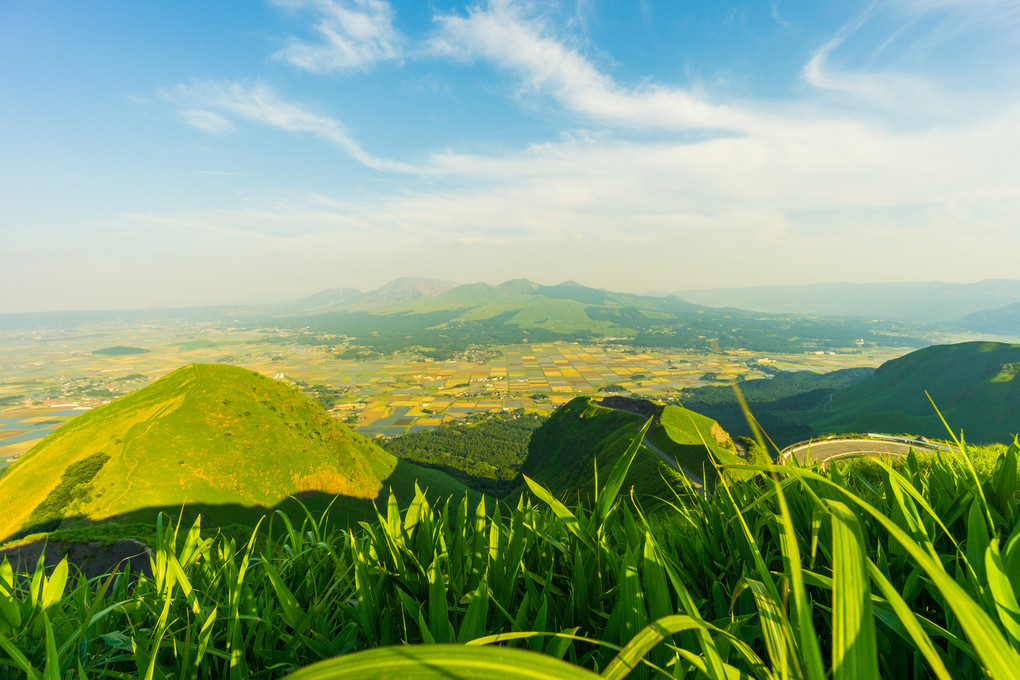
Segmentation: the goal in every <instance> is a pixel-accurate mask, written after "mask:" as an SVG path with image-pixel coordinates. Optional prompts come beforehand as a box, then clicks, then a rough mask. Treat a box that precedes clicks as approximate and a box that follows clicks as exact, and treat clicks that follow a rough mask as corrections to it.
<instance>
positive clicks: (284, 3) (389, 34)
mask: <svg viewBox="0 0 1020 680" xmlns="http://www.w3.org/2000/svg"><path fill="white" fill-rule="evenodd" d="M273 2H274V4H276V5H279V6H281V7H286V8H290V9H294V10H302V9H310V10H311V11H313V12H314V13H315V14H316V15H317V17H318V21H317V22H316V24H315V32H316V33H317V34H318V36H319V38H320V41H319V42H317V43H311V42H308V41H305V40H301V39H298V38H292V39H291V40H290V41H289V44H288V45H287V47H285V48H283V49H282V50H280V51H279V52H277V53H276V54H275V55H274V56H275V57H276V58H278V59H283V60H284V61H287V62H289V63H291V64H293V65H294V66H297V67H298V68H301V69H305V70H307V71H312V72H314V73H333V72H346V71H357V70H365V69H367V68H369V67H371V66H373V65H375V64H376V63H379V62H383V61H393V60H399V59H400V58H401V57H402V55H403V50H404V47H403V45H404V42H405V40H404V37H403V36H402V35H401V34H400V32H399V31H398V30H397V29H396V27H394V25H393V19H394V12H393V8H392V7H390V5H389V3H387V2H384V1H383V0H273Z"/></svg>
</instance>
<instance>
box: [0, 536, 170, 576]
mask: <svg viewBox="0 0 1020 680" xmlns="http://www.w3.org/2000/svg"><path fill="white" fill-rule="evenodd" d="M149 554H150V550H149V547H148V546H147V545H145V544H144V543H142V542H141V541H136V540H134V539H130V538H128V539H122V540H119V541H117V542H116V543H114V544H113V545H109V546H104V545H103V544H101V543H98V542H92V543H65V542H63V541H49V542H47V541H32V542H30V543H23V544H21V545H16V546H13V547H10V548H3V549H0V562H2V561H3V560H4V558H7V559H9V560H10V561H11V566H12V567H14V571H15V572H18V571H23V572H29V573H31V572H33V571H34V570H35V567H36V564H38V562H39V557H40V555H45V557H44V558H43V564H44V565H46V568H47V569H52V568H53V567H55V566H57V565H58V564H60V561H61V560H62V559H64V558H65V557H66V558H67V561H68V563H69V564H70V565H73V566H72V569H71V572H72V573H73V572H74V568H77V569H78V570H79V571H80V572H81V573H83V574H85V576H86V577H87V578H95V577H96V576H105V575H106V574H109V573H110V572H112V571H114V570H115V569H120V568H123V567H124V566H126V565H127V564H128V563H130V565H131V571H132V572H134V573H144V574H146V575H150V576H151V573H152V572H151V570H150V569H149Z"/></svg>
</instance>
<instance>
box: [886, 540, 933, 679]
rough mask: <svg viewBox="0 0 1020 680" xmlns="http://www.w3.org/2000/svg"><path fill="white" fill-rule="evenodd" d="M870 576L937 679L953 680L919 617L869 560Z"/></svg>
mask: <svg viewBox="0 0 1020 680" xmlns="http://www.w3.org/2000/svg"><path fill="white" fill-rule="evenodd" d="M868 574H869V575H870V576H871V580H872V581H873V582H874V583H875V585H876V586H878V589H879V591H880V592H881V593H882V596H883V597H884V598H885V599H886V602H888V604H889V607H890V608H891V609H892V610H893V613H894V614H895V615H896V618H897V619H899V621H900V623H901V624H902V625H903V628H904V630H905V631H906V632H907V634H908V635H909V636H910V639H911V640H912V641H913V642H914V645H916V647H917V649H918V650H919V651H920V652H921V654H922V656H924V659H925V661H927V662H928V667H929V668H931V670H932V672H933V673H934V674H935V677H937V678H939V680H952V676H951V675H950V673H949V669H948V668H946V665H945V663H944V662H943V661H942V657H941V656H940V655H939V652H938V650H937V649H936V648H935V645H934V644H933V643H932V641H931V638H930V637H928V634H927V633H925V632H924V628H923V627H922V626H921V623H920V622H919V621H918V620H917V616H916V615H915V614H914V612H913V611H911V609H910V607H909V606H908V605H907V603H906V602H905V601H904V600H903V598H902V597H901V596H900V594H899V592H898V591H897V590H896V588H894V587H893V584H892V583H890V582H889V579H887V578H886V577H885V575H884V574H882V572H881V571H879V570H878V567H876V566H875V565H874V563H872V562H871V560H868Z"/></svg>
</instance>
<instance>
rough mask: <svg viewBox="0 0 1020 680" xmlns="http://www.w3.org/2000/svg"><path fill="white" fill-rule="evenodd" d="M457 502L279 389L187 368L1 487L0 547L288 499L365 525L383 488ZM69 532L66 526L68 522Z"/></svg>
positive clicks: (251, 509)
mask: <svg viewBox="0 0 1020 680" xmlns="http://www.w3.org/2000/svg"><path fill="white" fill-rule="evenodd" d="M415 480H418V481H419V483H420V484H421V486H422V487H430V488H431V490H432V493H433V494H434V495H437V496H443V495H448V494H450V493H462V492H463V489H464V487H463V486H462V485H460V484H459V483H457V482H455V481H453V480H452V479H451V478H449V477H448V476H447V475H445V474H443V473H441V472H438V471H435V470H424V469H422V468H418V467H417V466H414V465H412V464H409V463H404V462H399V461H398V460H397V459H396V458H394V457H393V456H392V455H390V454H388V453H386V452H385V451H383V450H382V449H381V448H379V447H378V446H377V445H376V444H375V443H374V442H372V441H371V440H369V439H367V438H365V437H362V436H360V435H357V434H355V433H354V432H352V431H351V430H350V429H348V428H346V427H344V426H343V425H341V424H339V423H338V422H336V421H335V420H333V419H332V418H330V417H329V416H328V415H327V414H326V413H325V411H323V410H322V408H321V407H320V406H319V405H318V404H316V403H315V402H314V401H312V400H310V399H308V398H307V397H305V396H303V395H302V394H300V393H299V392H298V391H296V390H294V389H293V388H291V387H290V386H288V385H286V384H284V383H281V382H278V381H275V380H270V379H269V378H266V377H265V376H263V375H261V374H259V373H255V372H253V371H249V370H246V369H242V368H238V367H235V366H227V365H207V364H193V365H190V366H185V367H184V368H181V369H178V370H176V371H174V372H173V373H170V374H169V375H167V376H165V377H164V378H162V379H160V380H158V381H156V382H155V383H153V384H151V385H149V386H147V387H145V388H143V389H141V390H138V391H137V392H133V393H131V394H129V395H127V396H125V397H123V398H121V399H118V400H116V401H114V402H112V403H110V404H107V405H106V406H103V407H101V408H97V409H95V410H94V411H90V412H88V413H85V414H83V415H81V416H79V417H77V418H75V419H74V420H72V421H71V422H69V423H68V424H66V425H64V426H63V427H61V428H59V429H58V430H56V431H55V432H54V433H53V434H51V435H49V436H48V437H46V438H45V439H43V440H42V441H41V442H40V443H39V444H37V445H36V446H35V447H34V448H32V449H31V450H30V451H29V452H28V453H26V454H25V455H24V456H22V457H21V458H20V459H19V460H18V461H17V462H16V463H15V464H14V465H13V466H11V468H10V469H9V470H8V472H7V473H6V474H5V475H4V476H3V478H2V479H0V538H3V537H7V536H10V535H12V534H14V533H16V532H18V531H19V530H25V529H28V528H31V527H35V528H47V529H48V528H54V526H55V525H57V524H58V523H59V522H60V520H62V519H63V520H64V525H65V526H66V525H67V524H68V520H67V519H66V518H81V519H82V520H88V521H100V520H108V519H111V518H118V519H125V520H136V519H137V520H147V519H151V517H152V516H154V509H166V510H168V511H170V512H171V513H173V514H176V513H177V512H179V511H180V509H181V507H182V506H187V507H188V509H189V511H191V512H192V513H194V512H201V513H203V514H204V515H205V516H206V517H207V518H208V520H209V521H211V522H214V523H229V522H235V521H237V522H248V521H251V520H253V519H255V518H257V517H259V516H261V515H262V514H263V513H264V512H265V511H266V509H268V508H273V507H277V506H279V505H280V504H281V503H284V502H285V500H286V499H287V498H288V497H289V496H292V495H293V496H298V497H299V498H302V499H303V500H305V501H307V502H308V503H310V504H311V505H313V506H318V505H322V504H324V503H325V502H327V501H328V500H329V499H332V498H333V497H335V496H340V497H341V499H342V500H341V502H340V508H341V511H345V512H353V513H354V514H355V515H358V514H364V512H365V511H367V509H368V507H369V506H370V504H371V502H372V501H374V500H375V499H376V498H378V497H379V495H380V494H381V493H382V492H383V491H384V488H385V487H387V486H392V488H393V489H395V490H396V492H397V495H398V497H410V496H411V494H412V493H413V486H414V482H415ZM72 523H73V522H72Z"/></svg>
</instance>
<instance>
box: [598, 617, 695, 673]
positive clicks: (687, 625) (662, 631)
mask: <svg viewBox="0 0 1020 680" xmlns="http://www.w3.org/2000/svg"><path fill="white" fill-rule="evenodd" d="M703 627H704V623H703V622H702V621H698V620H697V619H694V618H692V617H690V616H686V615H684V614H673V615H672V616H666V617H663V618H661V619H658V620H656V621H652V622H651V623H649V624H648V625H647V626H645V627H644V628H643V629H641V630H640V631H639V632H638V633H637V635H635V636H634V637H633V638H631V640H630V642H628V643H627V644H626V645H625V646H624V648H623V649H621V650H620V652H619V653H618V654H617V655H616V656H615V657H614V658H613V660H612V661H610V662H609V665H608V666H606V668H605V670H604V671H602V677H603V678H604V679H605V680H622V678H625V677H626V676H627V674H628V673H630V671H631V670H633V669H634V667H635V666H637V665H638V664H639V663H641V661H642V660H643V659H644V657H645V656H646V655H647V654H648V652H650V651H651V650H652V648H654V647H655V646H656V645H657V644H659V643H660V642H662V640H664V639H665V638H667V637H669V636H670V635H673V634H674V633H679V632H681V631H685V630H695V629H701V628H703Z"/></svg>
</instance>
